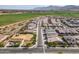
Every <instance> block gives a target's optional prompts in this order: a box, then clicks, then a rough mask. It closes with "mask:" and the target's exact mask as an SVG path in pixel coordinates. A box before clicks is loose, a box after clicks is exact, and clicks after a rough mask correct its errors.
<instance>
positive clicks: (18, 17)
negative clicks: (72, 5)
mask: <svg viewBox="0 0 79 59" xmlns="http://www.w3.org/2000/svg"><path fill="white" fill-rule="evenodd" d="M43 15H55V16H66V17H79V12H66V11H63V12H57V11H54V12H53V11H51V12H46V13H24V14H6V15H0V25H6V24H10V23H14V22H18V21H22V20H29V19H31V18H33V17H36V16H43Z"/></svg>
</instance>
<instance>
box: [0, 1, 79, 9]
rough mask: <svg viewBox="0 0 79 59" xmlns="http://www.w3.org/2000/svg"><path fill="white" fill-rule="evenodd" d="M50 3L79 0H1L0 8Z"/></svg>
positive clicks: (27, 7)
mask: <svg viewBox="0 0 79 59" xmlns="http://www.w3.org/2000/svg"><path fill="white" fill-rule="evenodd" d="M3 5H4V6H3ZM6 5H7V6H6ZM9 5H10V6H9ZM12 5H13V6H12ZM17 5H20V6H17ZM22 5H23V6H22ZM25 5H30V6H25ZM49 5H58V6H64V5H79V0H0V9H33V8H35V7H42V6H49Z"/></svg>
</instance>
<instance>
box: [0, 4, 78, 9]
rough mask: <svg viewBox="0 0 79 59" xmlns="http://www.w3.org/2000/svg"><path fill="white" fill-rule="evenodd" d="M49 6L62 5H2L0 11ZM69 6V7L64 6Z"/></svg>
mask: <svg viewBox="0 0 79 59" xmlns="http://www.w3.org/2000/svg"><path fill="white" fill-rule="evenodd" d="M48 6H61V5H0V9H10V10H32V9H34V8H37V7H48ZM62 6H68V5H62ZM74 6H79V5H74Z"/></svg>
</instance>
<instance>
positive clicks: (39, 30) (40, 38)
mask: <svg viewBox="0 0 79 59" xmlns="http://www.w3.org/2000/svg"><path fill="white" fill-rule="evenodd" d="M37 32H38V35H37V36H38V37H37V41H38V42H37V47H43V45H42V37H41V27H40V21H39V22H38V24H37Z"/></svg>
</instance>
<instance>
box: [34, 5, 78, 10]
mask: <svg viewBox="0 0 79 59" xmlns="http://www.w3.org/2000/svg"><path fill="white" fill-rule="evenodd" d="M34 10H45V11H49V10H55V11H64V10H65V11H68V10H69V11H79V6H75V5H67V6H48V7H37V8H34Z"/></svg>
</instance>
